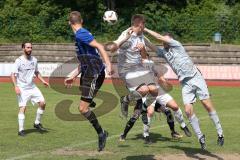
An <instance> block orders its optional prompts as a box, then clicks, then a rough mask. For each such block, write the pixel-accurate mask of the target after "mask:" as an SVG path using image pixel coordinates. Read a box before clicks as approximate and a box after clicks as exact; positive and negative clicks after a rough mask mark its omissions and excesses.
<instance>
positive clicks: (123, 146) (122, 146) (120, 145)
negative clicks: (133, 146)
mask: <svg viewBox="0 0 240 160" xmlns="http://www.w3.org/2000/svg"><path fill="white" fill-rule="evenodd" d="M118 147H121V148H127V147H130V145H125V144H119V145H118Z"/></svg>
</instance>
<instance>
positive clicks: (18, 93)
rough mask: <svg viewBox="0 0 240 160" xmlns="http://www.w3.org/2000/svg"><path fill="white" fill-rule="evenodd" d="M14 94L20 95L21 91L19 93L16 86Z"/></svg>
mask: <svg viewBox="0 0 240 160" xmlns="http://www.w3.org/2000/svg"><path fill="white" fill-rule="evenodd" d="M15 92H16V94H17V95H20V94H21V91H20V89H19V87H18V86H16V87H15Z"/></svg>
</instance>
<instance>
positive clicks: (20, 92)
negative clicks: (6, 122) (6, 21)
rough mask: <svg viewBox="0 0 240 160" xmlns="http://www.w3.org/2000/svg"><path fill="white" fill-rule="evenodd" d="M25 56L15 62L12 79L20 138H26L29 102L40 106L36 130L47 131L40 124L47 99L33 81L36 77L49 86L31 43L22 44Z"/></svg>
mask: <svg viewBox="0 0 240 160" xmlns="http://www.w3.org/2000/svg"><path fill="white" fill-rule="evenodd" d="M22 49H23V55H22V56H20V57H19V58H17V59H16V60H15V63H14V67H13V71H12V74H11V79H12V82H13V85H14V88H15V92H16V94H17V99H18V105H19V113H18V124H19V131H18V135H19V136H25V132H24V120H25V111H26V105H27V102H28V101H29V100H31V102H32V104H36V103H37V104H38V105H39V107H38V109H37V114H36V120H35V122H34V124H33V126H34V128H36V129H37V130H39V131H45V129H44V128H43V126H42V124H41V123H40V121H41V117H42V115H43V112H44V110H45V106H46V103H45V99H44V97H43V95H42V93H41V91H40V90H39V89H38V87H37V86H36V85H35V84H34V82H33V79H34V76H36V77H37V78H38V79H39V80H40V81H41V82H42V83H43V84H44V85H45V86H47V87H48V86H49V84H48V83H47V82H46V81H45V80H44V79H43V78H42V76H41V75H40V73H39V71H38V64H37V59H36V58H35V57H33V56H32V55H31V54H32V44H31V43H30V42H24V43H23V44H22Z"/></svg>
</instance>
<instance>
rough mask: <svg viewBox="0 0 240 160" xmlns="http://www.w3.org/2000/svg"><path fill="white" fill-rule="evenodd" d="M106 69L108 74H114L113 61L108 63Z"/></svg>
mask: <svg viewBox="0 0 240 160" xmlns="http://www.w3.org/2000/svg"><path fill="white" fill-rule="evenodd" d="M106 70H107V74H108V75H109V76H110V75H112V74H114V70H113V68H112V64H111V63H109V64H107V65H106Z"/></svg>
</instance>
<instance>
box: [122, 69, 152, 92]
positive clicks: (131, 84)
mask: <svg viewBox="0 0 240 160" xmlns="http://www.w3.org/2000/svg"><path fill="white" fill-rule="evenodd" d="M120 76H121V78H122V79H123V80H124V81H125V83H126V86H127V88H128V90H129V91H130V92H131V91H135V90H136V88H138V87H139V86H140V85H156V82H155V79H154V75H153V74H152V73H151V72H149V71H134V72H127V73H126V74H124V75H120Z"/></svg>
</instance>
